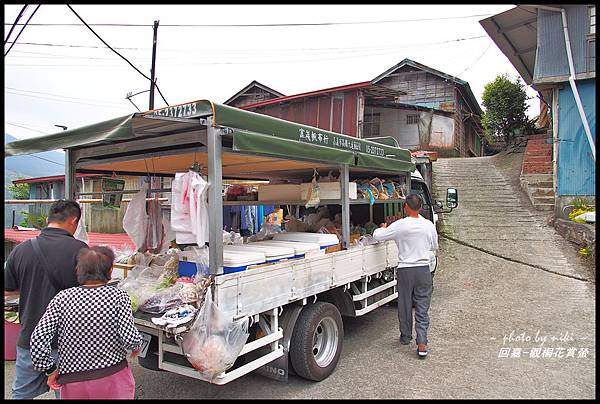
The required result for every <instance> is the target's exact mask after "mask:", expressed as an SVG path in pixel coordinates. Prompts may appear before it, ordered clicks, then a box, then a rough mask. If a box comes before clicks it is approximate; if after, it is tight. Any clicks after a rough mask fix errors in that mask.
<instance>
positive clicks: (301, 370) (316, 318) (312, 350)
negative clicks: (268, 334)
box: [290, 302, 344, 381]
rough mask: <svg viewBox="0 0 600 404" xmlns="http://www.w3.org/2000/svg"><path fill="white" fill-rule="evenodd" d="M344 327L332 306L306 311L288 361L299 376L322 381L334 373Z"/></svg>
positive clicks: (299, 323)
mask: <svg viewBox="0 0 600 404" xmlns="http://www.w3.org/2000/svg"><path fill="white" fill-rule="evenodd" d="M343 340H344V327H343V325H342V316H341V315H340V312H339V310H338V309H337V307H335V306H334V305H333V304H331V303H326V302H317V303H315V304H313V305H310V306H307V307H305V308H304V309H303V310H302V311H301V312H300V316H299V317H298V321H296V326H295V327H294V331H293V333H292V339H291V341H290V360H291V362H292V366H293V368H294V370H295V372H296V373H297V374H298V376H300V377H303V378H305V379H309V380H315V381H321V380H323V379H325V378H327V377H328V376H329V375H330V374H331V373H333V370H334V369H335V367H336V365H337V363H338V360H339V359H340V355H341V353H342V341H343Z"/></svg>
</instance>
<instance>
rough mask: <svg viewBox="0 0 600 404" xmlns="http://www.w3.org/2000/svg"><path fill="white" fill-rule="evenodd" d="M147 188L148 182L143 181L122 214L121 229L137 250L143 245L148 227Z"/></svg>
mask: <svg viewBox="0 0 600 404" xmlns="http://www.w3.org/2000/svg"><path fill="white" fill-rule="evenodd" d="M147 189H148V183H147V182H146V181H143V182H142V185H141V186H140V191H139V192H138V193H137V194H135V195H134V196H133V197H132V198H131V201H130V202H129V205H127V210H126V211H125V216H123V230H125V233H127V235H128V236H129V238H130V239H131V240H132V241H133V242H134V244H135V248H136V249H138V250H139V249H140V248H142V247H143V246H144V242H145V240H146V231H147V227H148V215H147V214H146V190H147Z"/></svg>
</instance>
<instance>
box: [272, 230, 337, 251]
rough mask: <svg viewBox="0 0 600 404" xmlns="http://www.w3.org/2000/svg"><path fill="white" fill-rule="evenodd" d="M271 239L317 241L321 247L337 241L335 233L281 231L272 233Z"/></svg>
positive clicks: (334, 243)
mask: <svg viewBox="0 0 600 404" xmlns="http://www.w3.org/2000/svg"><path fill="white" fill-rule="evenodd" d="M273 240H283V241H300V242H308V243H319V246H320V247H321V248H325V247H330V246H332V245H336V244H338V243H339V240H338V238H337V236H336V235H335V234H323V233H302V232H282V233H276V234H275V235H273Z"/></svg>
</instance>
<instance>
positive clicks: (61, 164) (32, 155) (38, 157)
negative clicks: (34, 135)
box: [30, 154, 65, 166]
mask: <svg viewBox="0 0 600 404" xmlns="http://www.w3.org/2000/svg"><path fill="white" fill-rule="evenodd" d="M30 156H31V157H35V158H36V159H40V160H46V161H48V162H50V163H54V164H56V165H59V166H64V165H65V164H64V163H57V162H56V161H52V160H48V159H45V158H43V157H40V156H36V155H35V154H30Z"/></svg>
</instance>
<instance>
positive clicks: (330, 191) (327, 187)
mask: <svg viewBox="0 0 600 404" xmlns="http://www.w3.org/2000/svg"><path fill="white" fill-rule="evenodd" d="M348 185H349V187H348V197H349V198H350V199H357V197H358V192H357V188H356V182H350V183H349V184H348ZM310 186H311V184H310V183H304V184H302V188H301V192H300V199H301V200H303V201H306V200H308V190H309V188H310ZM341 195H342V192H341V190H340V183H339V182H319V198H320V199H340V198H341V197H342V196H341Z"/></svg>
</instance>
